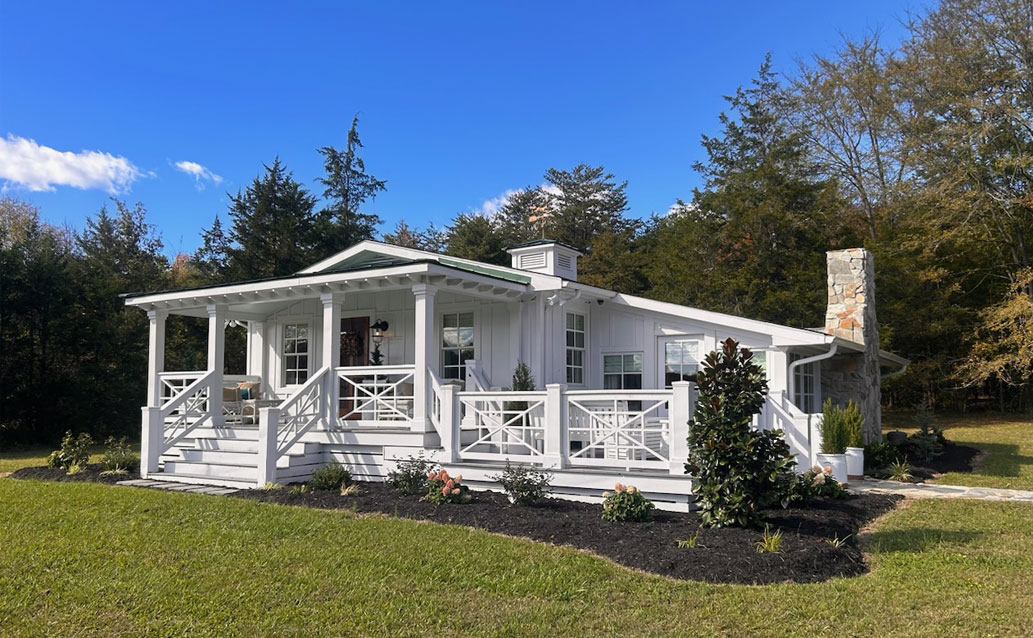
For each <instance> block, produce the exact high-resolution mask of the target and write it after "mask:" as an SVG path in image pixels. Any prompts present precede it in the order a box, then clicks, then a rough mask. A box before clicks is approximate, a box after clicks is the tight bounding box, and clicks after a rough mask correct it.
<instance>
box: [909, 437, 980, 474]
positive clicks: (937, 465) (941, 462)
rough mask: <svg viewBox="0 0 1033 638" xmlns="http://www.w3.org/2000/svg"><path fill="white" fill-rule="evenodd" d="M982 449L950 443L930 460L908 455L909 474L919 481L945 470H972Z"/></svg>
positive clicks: (942, 472)
mask: <svg viewBox="0 0 1033 638" xmlns="http://www.w3.org/2000/svg"><path fill="white" fill-rule="evenodd" d="M980 454H982V451H981V450H979V449H978V448H974V447H969V446H967V445H958V444H957V443H951V444H950V445H946V446H944V448H943V452H942V453H941V454H940V455H938V456H935V457H933V458H932V459H930V460H928V461H927V460H925V459H923V458H921V457H917V456H915V455H913V454H912V455H908V458H907V462H908V463H909V464H910V465H911V475H912V476H914V477H915V479H917V480H919V481H927V480H929V479H933V478H936V477H937V476H939V475H940V474H946V473H947V472H972V471H974V470H975V469H976V468H975V463H976V459H977V458H978V457H979V455H980Z"/></svg>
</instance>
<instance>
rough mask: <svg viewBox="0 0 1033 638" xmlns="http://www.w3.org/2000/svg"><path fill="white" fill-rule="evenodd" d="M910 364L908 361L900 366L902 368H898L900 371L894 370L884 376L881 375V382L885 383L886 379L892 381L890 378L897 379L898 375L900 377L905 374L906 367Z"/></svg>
mask: <svg viewBox="0 0 1033 638" xmlns="http://www.w3.org/2000/svg"><path fill="white" fill-rule="evenodd" d="M910 364H911V362H910V361H905V362H904V365H902V366H901V367H900V370H894V371H893V372H890V373H889V374H884V375H882V377H881V378H882V380H883V381H886V380H888V379H892V378H894V377H899V376H900V375H902V374H904V373H905V372H907V367H908V365H910Z"/></svg>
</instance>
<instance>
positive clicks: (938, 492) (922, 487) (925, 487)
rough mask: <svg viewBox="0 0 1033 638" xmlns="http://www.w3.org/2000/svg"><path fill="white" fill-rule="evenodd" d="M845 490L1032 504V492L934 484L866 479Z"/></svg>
mask: <svg viewBox="0 0 1033 638" xmlns="http://www.w3.org/2000/svg"><path fill="white" fill-rule="evenodd" d="M847 490H848V491H850V492H853V493H855V494H901V495H903V496H907V497H910V498H971V499H979V500H983V501H1016V502H1021V503H1033V492H1029V491H1026V490H1005V489H1000V488H994V487H966V486H963V485H937V484H935V483H900V482H898V481H884V480H881V479H873V478H866V479H864V480H863V481H854V482H853V483H851V484H850V485H849V486H848V487H847Z"/></svg>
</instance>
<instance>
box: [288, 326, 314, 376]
mask: <svg viewBox="0 0 1033 638" xmlns="http://www.w3.org/2000/svg"><path fill="white" fill-rule="evenodd" d="M307 380H308V324H307V323H288V324H284V326H283V384H284V385H298V384H301V383H305V381H307Z"/></svg>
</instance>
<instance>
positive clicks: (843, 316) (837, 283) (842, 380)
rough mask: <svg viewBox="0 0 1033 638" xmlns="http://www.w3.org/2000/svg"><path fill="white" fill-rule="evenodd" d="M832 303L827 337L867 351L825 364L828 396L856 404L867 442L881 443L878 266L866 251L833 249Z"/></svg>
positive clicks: (827, 313)
mask: <svg viewBox="0 0 1033 638" xmlns="http://www.w3.org/2000/svg"><path fill="white" fill-rule="evenodd" d="M826 263H827V265H828V283H829V301H828V306H827V308H826V309H825V332H827V333H828V334H830V335H833V336H835V337H841V338H843V339H847V340H849V341H853V342H854V343H857V344H860V345H863V346H864V350H863V352H860V353H851V352H849V351H845V350H844V349H843V348H840V349H839V354H838V355H837V356H835V357H833V358H832V359H830V360H828V361H825V362H823V364H824V365H822V375H821V376H822V389H823V394H824V395H825V396H826V397H829V398H831V399H832V400H833V401H834V402H837V403H840V404H843V405H845V404H846V402H847V401H848V400H849V399H853V400H854V401H856V402H857V403H858V405H859V406H860V407H861V412H862V413H863V414H864V416H865V426H864V438H865V442H866V443H868V442H871V441H878V440H881V438H882V415H881V406H880V402H881V399H882V392H881V389H880V378H879V324H878V322H877V321H876V319H875V263H874V262H873V260H872V254H871V253H870V252H868V251H867V250H865V249H864V248H847V249H845V250H830V251H829V252H828V253H827V254H826Z"/></svg>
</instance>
